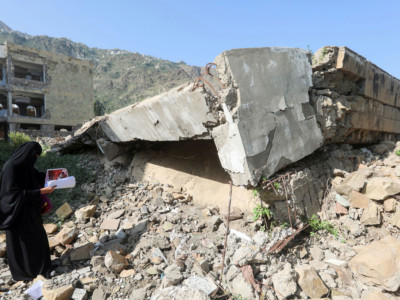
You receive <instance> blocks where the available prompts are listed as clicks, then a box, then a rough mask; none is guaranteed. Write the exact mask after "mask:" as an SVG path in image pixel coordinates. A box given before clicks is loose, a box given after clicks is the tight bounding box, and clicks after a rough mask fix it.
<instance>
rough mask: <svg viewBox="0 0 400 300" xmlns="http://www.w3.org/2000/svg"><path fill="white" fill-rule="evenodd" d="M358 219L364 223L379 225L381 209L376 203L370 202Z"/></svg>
mask: <svg viewBox="0 0 400 300" xmlns="http://www.w3.org/2000/svg"><path fill="white" fill-rule="evenodd" d="M360 221H361V223H362V224H364V225H379V224H381V211H380V208H379V206H378V205H376V204H375V203H374V202H372V201H371V202H370V203H369V205H368V207H367V208H365V209H364V212H363V214H362V216H361V218H360Z"/></svg>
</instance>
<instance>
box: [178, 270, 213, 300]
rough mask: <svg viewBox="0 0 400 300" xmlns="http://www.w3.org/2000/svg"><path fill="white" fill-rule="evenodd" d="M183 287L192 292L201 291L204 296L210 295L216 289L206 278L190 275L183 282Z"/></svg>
mask: <svg viewBox="0 0 400 300" xmlns="http://www.w3.org/2000/svg"><path fill="white" fill-rule="evenodd" d="M183 284H184V285H186V286H188V287H189V288H191V289H192V290H199V291H202V292H203V293H204V294H206V295H208V296H209V295H211V294H212V293H213V292H214V291H215V290H216V289H217V286H216V285H215V283H214V282H212V281H211V280H210V279H208V278H207V277H202V276H196V275H192V276H191V277H189V278H187V279H186V280H185V281H184V282H183Z"/></svg>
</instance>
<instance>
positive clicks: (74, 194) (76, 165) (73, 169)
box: [0, 142, 95, 219]
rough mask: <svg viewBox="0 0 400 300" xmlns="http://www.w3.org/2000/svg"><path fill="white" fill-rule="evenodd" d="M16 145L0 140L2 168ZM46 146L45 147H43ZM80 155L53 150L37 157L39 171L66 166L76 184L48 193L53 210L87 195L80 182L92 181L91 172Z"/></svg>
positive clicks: (81, 199) (0, 163) (84, 198)
mask: <svg viewBox="0 0 400 300" xmlns="http://www.w3.org/2000/svg"><path fill="white" fill-rule="evenodd" d="M15 148H16V146H14V145H11V144H9V143H6V142H0V168H1V170H2V169H3V165H4V163H5V162H6V161H7V160H8V158H9V157H10V156H11V154H12V153H13V152H14V150H15ZM43 148H46V147H43ZM81 160H82V157H81V156H79V155H69V154H67V155H63V156H61V155H59V154H57V153H54V152H44V151H43V153H42V155H41V156H40V157H39V158H38V160H37V162H36V164H35V167H36V168H37V169H38V170H39V171H46V170H47V169H54V168H67V169H68V173H69V174H70V175H73V176H75V179H76V182H77V185H76V187H75V188H73V189H60V190H55V191H54V192H53V193H52V194H51V195H49V197H50V199H51V202H52V203H53V212H54V211H55V210H56V209H57V208H58V207H60V206H61V205H62V204H63V203H64V202H68V203H69V204H71V205H73V204H74V203H77V202H83V201H86V199H87V197H86V196H87V195H85V193H84V191H83V190H82V188H81V186H82V184H84V183H86V182H92V181H93V180H94V178H95V177H94V175H93V172H92V170H91V169H90V168H88V167H87V165H84V164H83V163H82V162H81ZM45 218H46V219H54V217H53V216H52V214H51V215H49V216H46V217H45Z"/></svg>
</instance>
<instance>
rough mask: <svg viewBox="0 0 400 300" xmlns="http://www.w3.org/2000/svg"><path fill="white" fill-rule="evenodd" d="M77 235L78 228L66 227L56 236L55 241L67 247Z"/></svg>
mask: <svg viewBox="0 0 400 300" xmlns="http://www.w3.org/2000/svg"><path fill="white" fill-rule="evenodd" d="M77 235H78V229H77V228H76V227H67V226H64V228H63V229H62V230H61V231H60V232H59V233H57V235H56V236H55V240H56V241H57V242H58V243H60V244H63V245H67V244H71V243H72V241H73V240H74V239H75V238H76V236H77Z"/></svg>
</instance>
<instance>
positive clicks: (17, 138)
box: [8, 131, 31, 148]
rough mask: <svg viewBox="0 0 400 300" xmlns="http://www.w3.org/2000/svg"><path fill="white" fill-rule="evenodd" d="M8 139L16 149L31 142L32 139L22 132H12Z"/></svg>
mask: <svg viewBox="0 0 400 300" xmlns="http://www.w3.org/2000/svg"><path fill="white" fill-rule="evenodd" d="M8 137H9V139H10V144H11V145H12V146H13V147H14V148H17V147H18V146H19V145H22V144H23V143H25V142H29V141H30V140H31V138H30V137H29V136H28V135H27V134H25V133H22V132H15V131H12V132H10V133H9V134H8Z"/></svg>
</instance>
